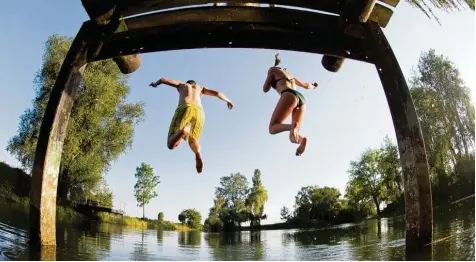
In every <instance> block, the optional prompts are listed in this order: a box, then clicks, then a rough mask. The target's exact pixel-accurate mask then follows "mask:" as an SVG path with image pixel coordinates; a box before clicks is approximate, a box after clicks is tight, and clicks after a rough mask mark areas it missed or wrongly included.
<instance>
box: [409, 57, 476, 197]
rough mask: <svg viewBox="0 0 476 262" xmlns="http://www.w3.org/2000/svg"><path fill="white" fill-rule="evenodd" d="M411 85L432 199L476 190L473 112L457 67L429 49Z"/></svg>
mask: <svg viewBox="0 0 476 262" xmlns="http://www.w3.org/2000/svg"><path fill="white" fill-rule="evenodd" d="M410 85H411V89H410V93H411V95H412V99H413V101H414V104H415V107H416V110H417V113H418V116H419V120H420V125H421V129H422V133H423V137H424V139H425V148H426V151H427V156H428V164H429V167H430V174H431V180H432V193H433V198H434V200H436V201H434V203H438V202H439V201H446V200H448V199H451V198H452V197H464V196H466V195H468V194H474V172H472V173H471V170H472V169H473V168H474V144H475V122H474V120H475V110H474V104H473V102H472V100H471V96H470V90H469V88H468V87H467V86H466V85H465V83H464V81H463V79H462V78H461V76H460V73H459V70H458V68H457V67H456V66H455V65H454V64H453V63H452V62H451V61H450V60H449V59H448V58H445V57H443V56H442V55H437V54H436V52H435V50H433V49H430V50H429V51H427V52H422V54H421V56H420V59H419V62H418V66H417V68H416V70H414V72H413V73H412V76H411V79H410ZM462 166H467V167H468V168H461V167H462ZM473 170H474V169H473ZM468 172H469V173H468Z"/></svg>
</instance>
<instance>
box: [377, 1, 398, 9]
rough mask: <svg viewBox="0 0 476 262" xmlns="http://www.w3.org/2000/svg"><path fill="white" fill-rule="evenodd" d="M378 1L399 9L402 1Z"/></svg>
mask: <svg viewBox="0 0 476 262" xmlns="http://www.w3.org/2000/svg"><path fill="white" fill-rule="evenodd" d="M378 1H379V2H382V3H385V4H387V5H389V6H393V7H397V5H398V4H399V3H400V0H378Z"/></svg>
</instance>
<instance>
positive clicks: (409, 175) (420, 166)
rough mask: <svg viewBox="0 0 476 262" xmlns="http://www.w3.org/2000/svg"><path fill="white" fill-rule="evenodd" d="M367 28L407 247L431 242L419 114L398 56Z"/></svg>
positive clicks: (374, 28) (427, 180) (381, 36)
mask: <svg viewBox="0 0 476 262" xmlns="http://www.w3.org/2000/svg"><path fill="white" fill-rule="evenodd" d="M366 26H367V28H368V30H369V32H370V34H371V36H372V38H373V41H372V48H373V49H374V52H375V59H376V61H375V66H376V69H377V72H378V75H379V77H380V81H381V82H382V86H383V90H384V92H385V96H386V98H387V102H388V105H389V108H390V113H391V115H392V120H393V125H394V128H395V133H396V136H397V142H398V151H399V152H400V162H401V165H402V173H403V179H404V184H405V187H404V189H405V223H406V234H405V238H406V249H407V251H410V252H411V251H412V250H422V249H424V247H425V245H427V244H428V243H431V238H432V229H433V209H432V199H431V185H430V172H429V167H428V160H427V155H426V150H425V144H424V140H423V135H422V132H421V127H420V123H419V120H418V115H417V112H416V110H415V105H414V104H413V100H412V97H411V95H410V90H409V89H408V86H407V83H406V81H405V77H404V75H403V73H402V70H401V68H400V65H399V64H398V61H397V58H396V57H395V54H394V53H393V51H392V48H391V46H390V44H389V43H388V41H387V39H386V37H385V34H384V33H383V31H382V29H381V28H380V26H379V25H378V24H377V23H375V22H370V23H368V24H367V25H366Z"/></svg>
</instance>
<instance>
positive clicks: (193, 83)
mask: <svg viewBox="0 0 476 262" xmlns="http://www.w3.org/2000/svg"><path fill="white" fill-rule="evenodd" d="M187 84H191V85H196V84H197V83H196V82H195V81H194V80H188V81H187Z"/></svg>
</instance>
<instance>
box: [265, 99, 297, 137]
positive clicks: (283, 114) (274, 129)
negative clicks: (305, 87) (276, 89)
mask: <svg viewBox="0 0 476 262" xmlns="http://www.w3.org/2000/svg"><path fill="white" fill-rule="evenodd" d="M297 102H298V99H297V98H296V96H295V95H293V94H291V93H289V92H286V93H284V94H282V95H281V97H280V98H279V101H278V104H277V105H276V108H275V109H274V112H273V115H272V116H271V121H270V122H269V133H270V134H272V135H274V134H278V133H281V132H284V131H289V130H291V125H289V124H283V122H284V120H286V118H288V116H289V115H290V114H291V113H292V111H293V108H295V107H296V105H297Z"/></svg>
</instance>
